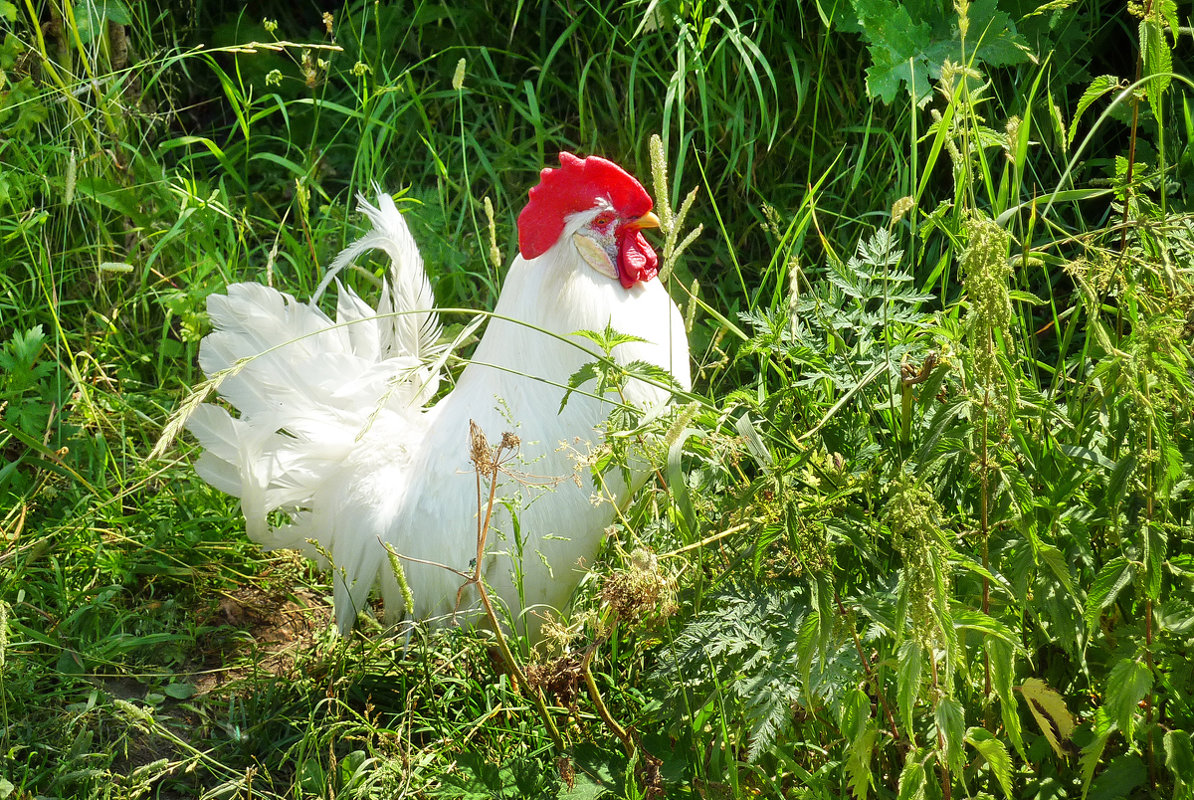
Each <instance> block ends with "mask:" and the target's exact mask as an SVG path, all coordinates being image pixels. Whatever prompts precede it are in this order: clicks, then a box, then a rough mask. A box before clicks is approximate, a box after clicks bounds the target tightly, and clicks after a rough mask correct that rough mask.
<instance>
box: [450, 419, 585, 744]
mask: <svg viewBox="0 0 1194 800" xmlns="http://www.w3.org/2000/svg"><path fill="white" fill-rule="evenodd" d="M469 440H470V443H471V446H470V452H469V458H470V460H471V461H472V462H473V468H474V470H475V472H476V476H477V555H476V561H475V563H474V564H473V573H472V575H466V574H464V573H461V572H459V571H456V570H453V571H454V572H456V573H457V574H458V575H461V576H462V577H465V578H467V580H466V581H465V582H464V583H463V584H461V586H460V588H459V589H458V590H457V591H456V604H457V606H458V607H459V605H460V598H461V594H462V592H464V590H465V589H466V588H467V587H468V586H475V587H476V588H477V595H478V597H479V598H480V600H481V606H482V607H483V608H484V609H485V616H486V618H487V619H488V620H489V626H490V628H492V629H493V634H494V637H495V639H496V641H497V646H498V651H499V652H500V653H501V654H502V661H503V662H504V663H505V665H506V668H507V669H508V670H510V674H511V675H513V676H514V677H515V679H516V680H517V681H518V685H519V686H520V687H521V688H522V689H523V691H525V692H526V693H527V694H528V695H530V697H531V700H532V702H534V704H535V709H536V710H537V711H538V712H539V717H540V719H541V720H542V722H543V726H544V727H545V728H547V733H548V735H549V736H550V737H551V741H552V744H554V745H555V748H556V751H557V752H559V753H560V754H561V755H562V754H564V752H565V751H566V745H565V744H564V739H563V737H562V736H560V731H559V729H558V728H557V727H556V724H555V721H554V720H553V719H552V716H551V711H550V710H549V709H548V708H547V703H546V701H545V700H544V698H543V691H542V690H541V689H539V688H538V687H533V686H531V685H530V683H529V682H528V681H527V676H526V673H525V672H523V670H522V667H521V666H520V665H519V663H518V660H517V659H516V658H514V653H513V652H512V651H511V649H510V645H509V643H508V642H507V641H506V634H505V633H504V631H503V630H502V623H501V620H500V619H498V615H497V612H496V610H495V609H494V606H493V602H492V601H491V600H490V598H489V592H488V590H487V589H486V587H485V580H484V576H483V575H482V570H483V568H484V564H485V544H486V540H487V539H488V538H489V527H490V522H491V521H492V520H493V507H494V501H495V500H496V499H497V487H498V474H499V472H500V470H501V468H502V463H503V461H502V458H503V456H504V455H505V454H506V453H510V454H513V452H514V451H515V450H517V448H518V445H519V441H518V437H517V436H515V435H514V434H513V433H504V434H502V440H501V442H500V443H499V444H498V445H497V447H493V448H491V447H490V446H489V443H488V442H487V441H486V439H485V434H484V432H482V430H481V429H480V427H478V426H477V424H476V423H474V422H472V421H471V420H470V421H469ZM483 477H484V479H485V480H487V481H488V482H489V496H488V498H487V499H486V501H485V503H484V509H485V513H484V514H482V513H481V509H482V502H481V497H482V489H481V483H482V478H483Z"/></svg>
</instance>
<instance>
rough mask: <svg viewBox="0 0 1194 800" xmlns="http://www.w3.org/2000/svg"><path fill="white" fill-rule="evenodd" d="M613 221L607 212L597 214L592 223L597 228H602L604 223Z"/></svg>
mask: <svg viewBox="0 0 1194 800" xmlns="http://www.w3.org/2000/svg"><path fill="white" fill-rule="evenodd" d="M613 221H614V218H613V217H612V216H611V215H609V214H598V215H597V217H596V219H594V220H593V224H594V225H595V226H597V227H598V228H604V227H605V226H606V225H608V224H610V223H611V222H613Z"/></svg>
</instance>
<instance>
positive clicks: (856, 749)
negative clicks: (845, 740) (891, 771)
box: [846, 719, 879, 800]
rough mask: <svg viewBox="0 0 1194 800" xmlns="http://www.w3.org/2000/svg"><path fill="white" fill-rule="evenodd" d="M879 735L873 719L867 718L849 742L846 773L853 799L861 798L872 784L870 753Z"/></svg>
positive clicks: (859, 799) (861, 799)
mask: <svg viewBox="0 0 1194 800" xmlns="http://www.w3.org/2000/svg"><path fill="white" fill-rule="evenodd" d="M878 736H879V726H878V724H877V723H876V722H875V720H874V719H870V720H867V723H866V725H865V726H864V727H863V729H862V733H860V734H859V735H858V736H856V737H855V738H854V741H852V742H851V743H850V748H849V751H848V752H847V755H846V774H847V775H848V776H849V778H850V792H851V794H853V795H854V800H863V798H865V797H866V796H867V792H869V791H870V789H871V787H872V786H873V785H874V777H873V774H872V772H871V753H872V752H873V751H874V749H875V739H876V738H878Z"/></svg>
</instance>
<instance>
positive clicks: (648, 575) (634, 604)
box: [600, 548, 676, 620]
mask: <svg viewBox="0 0 1194 800" xmlns="http://www.w3.org/2000/svg"><path fill="white" fill-rule="evenodd" d="M600 594H601V600H602V601H603V602H604V603H606V605H608V606H609V607H610V608H612V609H613V610H614V612H615V613H616V614H617V615H618V617H619V618H620V619H624V620H638V619H642V618H644V617H647V616H651V615H654V616H658V617H660V618H664V617H669V616H671V615H672V614H673V613H675V611H676V601H675V597H674V595H675V589H674V587H673V585H672V581H671V579H670V578H669V577H668V576H667V575H666V574H664V572H663V570H661V569H660V567H659V559H658V558H657V557H656V555H655V554H654V553H652V552H651V551H649V550H646V549H644V548H639V549H637V550H635V551H634V552H633V553H631V554H630V567H629V569H624V570H618V571H617V572H613V573H611V574H609V575H607V576H606V577H605V579H604V580H603V581H602V582H601V593H600Z"/></svg>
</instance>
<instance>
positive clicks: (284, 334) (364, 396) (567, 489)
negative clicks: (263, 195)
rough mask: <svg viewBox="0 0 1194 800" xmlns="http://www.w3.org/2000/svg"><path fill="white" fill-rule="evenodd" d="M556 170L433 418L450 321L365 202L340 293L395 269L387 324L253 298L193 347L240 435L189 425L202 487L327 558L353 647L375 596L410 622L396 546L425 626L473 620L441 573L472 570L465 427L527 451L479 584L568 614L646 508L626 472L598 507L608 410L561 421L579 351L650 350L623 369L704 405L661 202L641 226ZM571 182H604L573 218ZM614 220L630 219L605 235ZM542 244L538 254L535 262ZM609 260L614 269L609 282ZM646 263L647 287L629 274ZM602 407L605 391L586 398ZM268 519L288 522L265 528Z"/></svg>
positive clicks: (524, 223)
mask: <svg viewBox="0 0 1194 800" xmlns="http://www.w3.org/2000/svg"><path fill="white" fill-rule="evenodd" d="M597 162H600V164H598V163H597ZM561 163H562V165H563V167H562V168H561V169H559V170H545V171H544V181H543V183H542V184H541V186H540V187H538V188H537V189H536V190H533V191H532V194H531V202H530V203H529V204H528V207H527V209H526V210H525V211H524V212H523V215H522V216H521V217H520V220H519V222H520V242H521V250H522V253H523V255H519V256H517V257H516V258H515V259H514V262H513V264H512V265H511V267H510V269H509V272H508V274H507V277H506V280H505V283H504V285H503V287H502V291H501V294H500V296H499V299H498V302H497V306H496V308H495V309H494V312H493V314H494V316H493V317H492V318H491V319H490V320H489V322H488V324H487V327H486V330H485V333H484V335H483V337H482V339H481V341H480V343H479V344H478V345H477V348H476V351H475V352H474V354H473V356H472V359H471V361H470V363H469V364H468V365H467V366H466V367H465V369H464V370H463V372H462V373H461V374H460V376H459V379H458V381H457V383H456V386H455V387H454V388H453V389H452V390H451V391H450V392H449V393H447V394H446V395H444V396H443V397H442V398H441V399H440V400H439V401H438V402H436V403H434V404H433V405H430V406H428V402H429V401H430V400H431V398H432V397H433V396H434V395H435V394H436V392H437V390H438V387H439V382H440V366H441V364H442V360H443V359H442V358H441V355H442V350H441V349H440V347H439V346H438V345H437V340H438V338H439V331H440V328H439V321H438V317H437V315H436V313H435V311H434V310H433V300H432V294H431V289H430V285H429V284H428V281H427V277H426V275H425V273H424V270H423V265H422V260H421V258H420V256H419V253H418V248H417V247H416V245H415V242H414V240H413V238H412V237H411V235H410V232H409V230H408V228H407V225H406V223H405V221H404V220H403V218H402V215H401V214H400V213H399V212H398V210H397V208H396V207H395V206H394V203H393V201H392V200H391V199H390V198H389V197H388V196H386V195H380V196H379V199H378V204H377V206H372V205H369V204H368V203H366V202H365V201H364V200H363V199H362V204H361V206H362V209H363V210H364V211H365V212H366V214H367V216H368V217H369V219H370V221H371V222H372V224H373V230H372V231H371V232H370V233H367V234H366V235H365V236H364V237H362V238H361V239H360V240H358V241H357V242H356V243H355V244H354V245H352V246H351V247H349V248H348V249H346V250H345V251H344V252H343V253H341V255H340V257H339V258H338V259H337V261H336V262H335V263H334V264H333V269H332V271H331V273H329V278H330V277H331V275H333V274H334V273H335V271H336V270H337V269H338V268H339V267H341V266H343V265H344V264H346V263H348V262H349V261H350V260H351V259H353V258H355V257H356V256H357V255H359V254H360V253H361V252H363V251H365V250H368V249H373V248H378V249H382V250H384V251H385V252H386V253H387V254H388V255H389V256H390V258H391V261H392V264H391V269H390V274H389V277H388V279H387V281H386V286H385V287H384V288H383V291H382V299H381V301H380V303H379V305H378V308H377V309H373V308H371V307H370V306H369V305H368V304H366V303H365V302H363V301H362V300H361V299H360V298H359V297H358V296H357V295H356V294H355V293H354V292H353V291H352V290H351V289H349V288H347V287H340V288H339V294H338V302H337V312H336V319H335V320H334V321H333V320H332V319H331V318H329V317H328V316H327V315H326V314H324V313H323V312H322V311H320V310H319V309H318V308H317V307H316V306H315V305H314V304H304V303H300V302H298V301H296V300H295V299H294V298H292V297H290V296H289V295H286V294H283V293H280V292H278V291H276V290H274V289H271V288H267V287H264V286H260V285H257V284H234V285H232V286H229V287H228V290H227V294H226V295H213V296H212V297H211V298H210V299H209V303H208V309H209V313H210V316H211V319H212V322H213V325H214V327H215V330H214V332H213V333H211V334H210V335H208V336H207V337H206V338H205V339H204V340H203V342H202V344H201V346H200V365H201V367H202V368H203V370H204V372H206V373H207V374H208V375H209V376H213V375H220V374H221V373H223V374H225V375H226V377H225V378H224V380H223V381H222V383H220V385H219V392H220V394H221V395H222V396H223V397H224V399H225V400H227V401H228V403H229V404H231V405H232V406H233V407H235V408H236V409H237V410H238V411H239V417H236V418H234V417H233V416H231V415H230V414H229V413H228V412H227V411H226V410H225V409H224V408H223V407H221V406H217V405H210V404H205V405H202V406H200V407H199V408H198V410H197V411H196V412H195V413H194V415H193V416H192V417H191V418H190V420H189V421H188V427H189V428H190V430H191V431H192V432H193V433H194V434H195V435H196V437H197V438H198V440H199V442H200V443H201V444H202V445H203V447H204V448H205V452H204V453H203V455H202V456H201V457H200V458H199V460H198V462H197V463H196V470H197V471H198V472H199V474H200V475H201V476H202V477H204V478H205V479H206V480H207V481H208V482H209V483H211V484H212V485H213V486H215V487H217V488H219V489H221V490H223V491H225V492H228V493H229V494H232V495H235V496H238V497H239V498H240V499H241V506H242V509H243V512H244V515H245V520H246V529H247V531H248V533H249V534H250V536H251V537H252V538H253V539H255V540H256V541H258V542H260V543H261V544H263V545H264V546H266V547H267V548H279V547H286V548H297V549H299V550H302V551H303V552H305V553H306V554H308V555H309V556H311V557H312V558H315V559H316V560H317V561H320V562H321V563H325V564H326V562H327V557H328V556H330V558H331V560H332V562H333V566H334V568H335V571H336V572H335V577H334V582H335V605H336V618H337V622H338V624H339V627H340V630H341V631H342V632H344V631H347V630H348V629H349V628H351V626H352V623H353V621H354V620H355V618H356V614H357V612H358V611H359V610H361V609H362V608H363V607H364V605H365V602H366V599H367V596H368V593H369V591H370V589H371V587H373V586H374V585H375V584H377V583H380V586H381V589H382V595H383V598H384V600H385V605H386V610H387V615H388V616H391V617H393V616H396V615H398V614H400V612H401V611H402V609H403V608H404V603H403V600H402V595H401V593H400V591H399V588H398V584H397V581H396V579H395V577H394V575H393V571H392V569H391V567H390V562H389V556H388V554H387V551H386V548H385V546H384V545H383V543H385V544H387V545H389V546H390V547H391V548H392V549H393V551H394V552H395V553H397V554H398V555H399V556H400V557H401V558H402V564H403V571H404V573H405V576H406V579H407V581H408V583H409V585H410V587H411V589H412V593H413V597H414V608H413V609H411V610H412V611H413V615H414V616H415V617H417V618H430V617H441V616H445V615H448V614H451V613H453V612H454V611H457V610H462V609H457V608H456V605H457V594H458V590H459V588H460V586H461V584H462V580H461V578H460V577H459V575H457V574H456V573H454V572H452V571H449V570H447V569H444V568H443V567H441V566H436V565H440V564H442V565H447V566H449V567H452V568H454V569H455V570H458V571H462V572H463V571H471V562H472V560H473V559H474V558H475V556H476V533H477V515H478V508H477V505H478V504H477V488H476V487H477V484H476V480H477V479H476V474H475V472H474V466H473V464H472V463H471V462H470V458H469V454H470V451H469V444H470V440H469V431H470V421H472V422H475V423H476V425H477V426H478V427H479V428H480V430H481V431H483V432H485V433H486V434H487V435H488V436H489V437H490V438H491V439H493V440H496V439H497V438H499V437H500V436H501V435H502V433H504V432H506V431H510V432H513V433H514V434H516V435H517V436H518V437H519V439H520V440H521V446H520V448H519V451H518V453H519V457H518V460H517V461H516V462H514V463H512V464H509V465H507V466H508V467H509V469H507V470H506V471H504V473H503V474H502V476H501V477H500V480H501V483H500V486H499V489H498V496H499V498H502V499H503V502H499V503H498V504H497V507H496V509H495V512H494V518H493V520H492V523H491V533H490V536H489V545H488V547H487V556H486V562H485V564H484V565H483V571H484V575H485V578H486V582H487V584H488V585H489V586H490V587H492V589H493V591H494V592H495V593H496V594H497V596H498V597H500V598H501V599H502V600H503V601H504V602H505V603H506V605H507V606H508V607H509V608H510V609H511V610H512V611H513V612H514V613H516V614H517V613H518V612H519V611H520V610H521V609H524V608H526V609H529V608H533V607H536V606H549V607H554V608H560V607H562V606H563V605H564V603H565V602H566V601H567V599H568V597H569V595H570V594H571V592H572V590H573V588H574V587H575V586H576V583H577V581H578V579H579V577H580V575H581V574H582V572H581V566H580V564H581V563H583V561H585V560H587V559H590V558H591V557H592V556H593V555H594V553H595V551H596V549H597V546H598V544H599V542H600V539H601V536H602V533H603V531H604V529H605V528H606V527H607V526H608V525H609V524H610V523H611V521H612V519H613V515H614V505H613V504H616V503H621V502H622V501H624V500H625V499H626V498H627V496H628V493H629V492H630V491H632V490H633V489H634V488H635V487H634V486H627V485H626V484H625V482H624V481H623V480H622V478H621V477H620V474H621V473H620V472H619V471H618V470H613V471H611V472H609V473H607V476H606V484H605V487H604V489H606V490H608V493H609V495H612V497H609V496H608V495H607V497H606V499H605V500H604V501H602V500H598V499H596V498H595V496H594V495H595V493H596V492H597V489H595V487H594V485H593V482H592V478H591V475H590V470H589V469H588V467H587V465H586V464H585V463H584V461H585V459H584V456H585V455H586V454H587V453H588V452H589V451H590V449H591V448H596V447H597V446H598V445H599V444H600V440H601V436H602V429H603V426H604V423H605V421H606V420H607V418H608V417H609V413H610V410H611V408H612V405H611V400H610V399H598V398H595V397H592V396H589V395H588V394H585V393H583V392H576V393H573V394H572V395H571V397H570V398H569V400H568V403H567V404H566V406H565V407H564V408H563V409H562V410H560V403H561V400H562V398H563V395H564V392H565V391H566V389H565V386H566V384H567V383H568V380H569V377H570V376H572V375H573V374H574V373H575V372H576V371H577V370H578V369H579V368H580V367H582V366H583V365H584V364H585V363H587V362H590V361H592V360H593V359H594V357H595V356H594V353H593V349H594V348H593V345H592V343H591V342H587V341H586V340H584V339H583V338H581V337H577V336H572V335H571V334H573V333H574V332H576V331H580V330H598V331H599V330H603V329H605V328H606V326H607V325H608V326H609V327H611V328H613V329H614V330H615V331H618V332H620V333H626V334H631V335H633V336H635V337H638V338H640V339H642V340H643V341H641V342H638V341H635V342H627V343H624V344H621V345H618V346H617V347H616V348H615V349H614V350H613V359H614V360H615V361H617V362H620V363H622V364H629V363H631V362H634V361H645V362H648V363H651V364H654V365H656V366H658V367H662V368H663V369H666V370H667V371H669V372H670V373H671V374H672V375H673V376H674V377H675V379H676V382H677V384H678V385H679V386H680V387H682V388H683V389H688V387H689V366H688V344H687V339H686V337H685V333H684V326H683V323H682V320H681V316H680V314H679V312H678V310H677V308H676V306H675V304H674V303H673V302H672V300H671V299H670V298H669V297H668V295H667V292H666V291H665V290H664V288H663V286H662V285H661V284H660V282H659V281H652V280H650V278H651V277H653V275H654V260H653V259H654V253H653V252H651V251H650V249H649V246H648V245H646V242H645V240H644V239H642V237H641V234H640V233H639V228H640V227H648V226H649V225H650V224H651V223H652V222H655V218H654V215H651V214H650V213H649V210H650V201H649V199H648V200H647V201H646V203H647V204H646V208H645V209H643V208H642V207H641V206H642V201H641V198H639V197H638V195H637V194H635V195H634V196H633V198H632V200H633V202H632V201H631V200H623V199H622V198H621V197H620V195H619V194H618V192H619V191H623V190H624V187H622V188H618V187H615V189H614V190H612V191H606V190H604V189H602V184H601V179H606V178H609V176H611V175H612V176H613V177H614V178H618V176H617V175H615V174H614V173H612V172H609V171H608V168H607V167H606V165H608V167H611V168H612V169H613V170H617V172H618V173H621V175H624V176H625V179H626V180H629V181H633V178H630V177H629V176H628V175H625V173H622V172H621V170H620V168H618V167H616V166H614V165H612V164H610V163H609V162H605V161H603V160H601V159H596V158H594V157H591V158H589V159H584V160H580V159H575V157H573V156H569V155H568V154H563V155H561ZM588 164H592V165H593V169H588V168H587V165H588ZM577 165H579V167H578V166H577ZM597 167H600V169H601V171H597ZM581 168H585V169H584V171H583V173H582V172H581ZM570 169H571V170H572V171H573V172H572V173H569V170H570ZM549 173H560V174H559V175H550V174H549ZM593 173H595V174H596V178H594V174H593ZM572 174H578V175H580V177H581V178H582V179H588V180H589V183H593V181H594V180H596V181H597V189H596V190H595V191H594V190H592V188H591V187H589V186H587V185H585V186H582V189H583V191H578V192H574V193H579V194H580V195H581V197H580V198H579V199H578V198H575V197H572V196H571V195H569V194H565V197H564V200H566V201H567V202H564V203H561V201H559V200H557V198H556V196H555V195H554V194H551V193H552V192H559V191H560V190H561V187H560V186H555V187H551V186H549V184H550V183H551V182H552V180H555V179H557V178H568V177H569V176H570V175H572ZM618 179H619V180H620V178H618ZM557 183H559V184H562V181H557ZM634 185H635V186H636V187H637V182H635V184H634ZM536 191H537V192H540V196H539V198H536V195H535V192H536ZM638 191H639V192H641V191H642V190H641V187H638ZM586 193H587V194H586ZM588 195H592V196H591V197H588V200H589V201H591V202H588V203H586V202H585V198H586V197H587V196H588ZM643 196H644V197H645V192H644V193H643ZM620 201H621V204H622V205H634V206H636V207H635V208H633V209H632V210H631V212H629V213H628V215H627V214H622V215H620V216H618V217H617V219H616V220H615V221H613V222H610V223H609V224H605V220H606V218H607V217H609V216H611V215H614V214H618V213H619V208H618V207H619V203H620ZM578 205H579V206H581V208H579V209H576V210H573V208H572V207H573V206H578ZM536 214H538V215H540V216H541V217H542V218H540V217H537V216H536ZM552 214H558V216H559V217H560V219H559V220H556V219H554V217H553V218H549V216H550V215H552ZM648 218H649V221H648ZM627 220H628V221H627ZM559 222H562V225H557V223H559ZM556 227H559V230H558V231H556V230H555V229H556ZM553 232H554V233H555V234H556V235H555V238H554V240H552V239H550V237H551V236H552V234H553ZM535 237H538V240H539V241H538V243H536V242H535V241H530V240H531V239H534V238H535ZM577 237H583V238H586V239H587V240H588V241H595V242H596V243H597V244H596V245H589V244H587V243H586V242H581V241H580V240H579V239H578V238H577ZM602 237H604V238H602ZM631 237H634V238H633V239H632V238H631ZM549 240H550V243H549ZM594 246H597V247H599V248H604V252H606V253H608V258H609V260H610V262H611V263H610V264H606V263H605V261H602V260H601V259H600V252H597V251H594V250H593V247H594ZM544 248H546V249H544ZM540 251H541V252H540ZM595 252H596V255H594V253H595ZM643 253H646V255H647V256H649V259H648V263H647V265H646V269H645V270H643V271H642V273H641V274H640V273H635V272H634V270H635V269H639V268H641V267H642V254H643ZM524 255H527V257H525V258H524ZM595 261H597V262H600V263H595ZM615 264H616V266H614V265H615ZM611 270H612V272H614V273H615V274H614V275H612V276H611V275H610V274H609V272H610V271H611ZM628 275H629V277H628ZM644 275H645V279H644V277H643V276H644ZM611 278H618V280H614V279H611ZM630 278H633V279H630ZM324 283H325V284H327V283H328V281H327V280H325V282H324ZM627 283H629V285H624V284H627ZM321 289H322V287H321ZM317 295H318V292H317ZM391 312H395V313H391ZM551 334H556V335H557V336H560V337H563V340H562V339H560V338H556V336H553V335H551ZM578 345H580V346H578ZM246 359H247V360H246ZM593 387H594V384H593V382H592V381H590V382H589V383H588V384H586V385H585V386H584V387H582V388H583V389H584V390H586V391H588V392H591V391H592V390H593ZM624 393H625V399H626V400H627V401H628V402H630V403H632V404H634V405H636V406H638V407H640V408H651V407H658V406H660V405H662V404H663V403H665V402H666V401H667V399H668V392H667V391H666V390H663V389H661V388H659V387H657V386H654V385H651V384H648V383H645V382H642V381H637V380H632V381H630V382H629V384H628V385H627V386H626V387H625V390H624ZM642 467H643V465H641V464H640V465H639V466H638V469H637V470H632V475H634V477H632V481H631V482H632V483H636V482H638V481H640V480H641V478H642V476H643V475H645V471H644V470H643V468H642ZM611 500H612V502H611ZM275 511H281V512H283V513H284V514H285V515H286V516H287V517H288V522H286V523H285V524H281V525H273V524H271V522H270V519H269V517H270V514H271V513H272V512H275ZM512 511H513V512H514V513H513V515H512V513H511V512H512ZM425 562H431V563H425ZM467 598H468V600H469V601H472V600H474V597H473V596H472V595H471V594H470V595H467Z"/></svg>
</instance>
